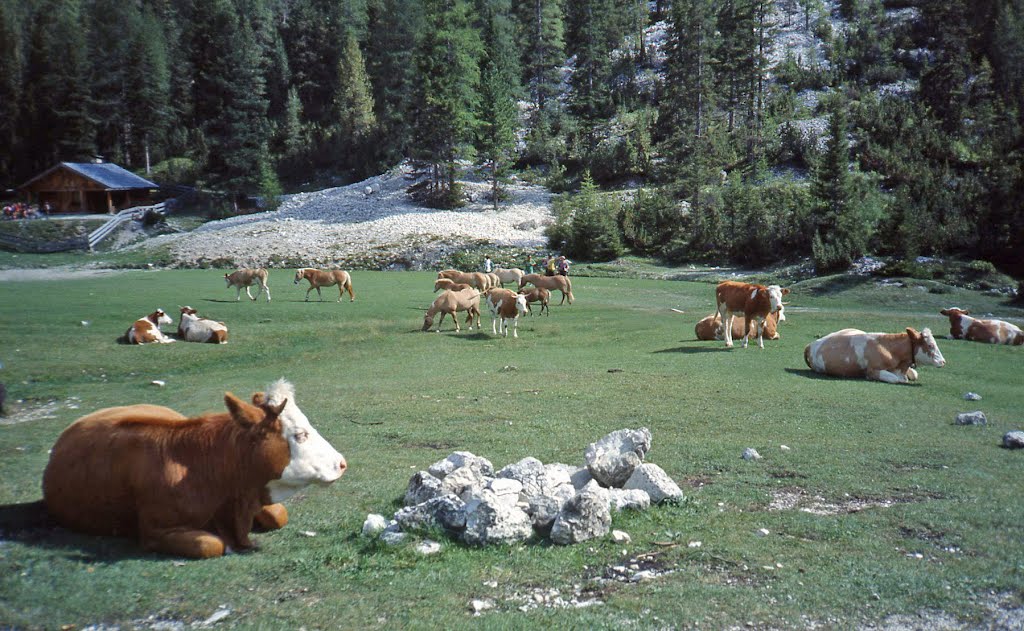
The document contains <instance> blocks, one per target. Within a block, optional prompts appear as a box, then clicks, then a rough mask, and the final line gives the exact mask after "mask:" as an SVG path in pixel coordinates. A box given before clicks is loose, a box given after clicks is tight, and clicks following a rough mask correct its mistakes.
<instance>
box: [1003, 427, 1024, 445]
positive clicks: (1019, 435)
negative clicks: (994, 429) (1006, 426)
mask: <svg viewBox="0 0 1024 631" xmlns="http://www.w3.org/2000/svg"><path fill="white" fill-rule="evenodd" d="M1003 447H1006V448H1007V449H1024V432H1022V431H1020V430H1014V431H1012V432H1006V433H1005V434H1003Z"/></svg>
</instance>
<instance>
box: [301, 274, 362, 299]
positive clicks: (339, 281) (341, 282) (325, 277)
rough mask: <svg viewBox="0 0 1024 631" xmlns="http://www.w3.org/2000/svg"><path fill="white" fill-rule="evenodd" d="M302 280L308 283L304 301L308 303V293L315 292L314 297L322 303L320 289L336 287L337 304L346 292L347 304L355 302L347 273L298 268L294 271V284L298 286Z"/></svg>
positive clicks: (322, 297) (350, 280)
mask: <svg viewBox="0 0 1024 631" xmlns="http://www.w3.org/2000/svg"><path fill="white" fill-rule="evenodd" d="M302 279H306V280H308V281H309V288H308V289H306V301H307V302H308V301H309V292H311V291H313V290H314V289H315V290H316V295H317V296H319V297H320V300H321V301H323V299H324V295H323V294H322V293H321V292H320V288H321V287H333V286H334V285H337V286H338V302H341V299H342V298H344V297H345V292H346V291H347V292H348V296H349V302H355V300H356V295H355V294H354V293H352V277H351V276H350V275H349V273H348V272H346V271H344V270H340V269H336V270H320V269H313V268H312V267H300V268H299V269H297V270H295V284H296V285H298V284H299V283H300V282H302Z"/></svg>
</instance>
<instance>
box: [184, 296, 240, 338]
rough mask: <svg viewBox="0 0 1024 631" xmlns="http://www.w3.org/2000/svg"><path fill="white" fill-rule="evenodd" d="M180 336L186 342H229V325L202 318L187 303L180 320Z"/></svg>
mask: <svg viewBox="0 0 1024 631" xmlns="http://www.w3.org/2000/svg"><path fill="white" fill-rule="evenodd" d="M178 338H180V339H182V340H185V341H186V342H207V343H209V344H227V343H228V327H227V326H225V325H224V323H223V322H217V321H216V320H210V319H208V318H200V317H199V315H198V313H197V312H196V310H195V309H193V308H192V307H190V306H188V305H185V306H184V307H182V308H181V319H180V320H178Z"/></svg>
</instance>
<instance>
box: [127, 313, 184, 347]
mask: <svg viewBox="0 0 1024 631" xmlns="http://www.w3.org/2000/svg"><path fill="white" fill-rule="evenodd" d="M173 323H174V321H173V320H171V316H169V315H167V314H166V313H164V310H163V309H157V310H156V311H154V312H153V313H151V314H149V315H148V316H145V317H142V318H139V319H138V320H136V321H135V323H134V324H132V328H130V329H128V330H127V331H126V332H125V334H124V337H125V339H126V340H128V343H129V344H149V343H151V342H157V343H160V344H169V343H171V342H173V341H174V340H173V339H171V338H169V337H167V336H166V335H164V333H163V331H161V330H160V325H161V324H173Z"/></svg>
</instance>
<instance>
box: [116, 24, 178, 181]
mask: <svg viewBox="0 0 1024 631" xmlns="http://www.w3.org/2000/svg"><path fill="white" fill-rule="evenodd" d="M130 41H131V46H130V47H129V51H130V52H129V55H128V67H127V69H126V76H125V86H126V99H125V105H126V108H127V121H128V129H129V133H128V140H129V153H130V154H132V155H139V156H141V157H142V160H141V162H142V163H143V164H144V165H145V167H146V169H147V171H148V170H149V167H150V166H151V164H152V163H153V162H154V161H158V160H160V159H162V158H164V157H166V155H165V151H166V149H165V147H166V143H167V131H168V129H169V126H170V122H171V113H172V106H171V104H170V95H171V68H170V55H169V53H168V50H167V42H166V40H165V36H164V31H163V28H162V26H161V24H160V22H159V21H158V19H157V16H156V15H155V14H154V13H153V12H152V11H151V10H150V9H148V8H144V9H143V10H142V13H141V15H140V16H139V21H138V31H137V32H135V33H133V34H132V36H131V38H130Z"/></svg>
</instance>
